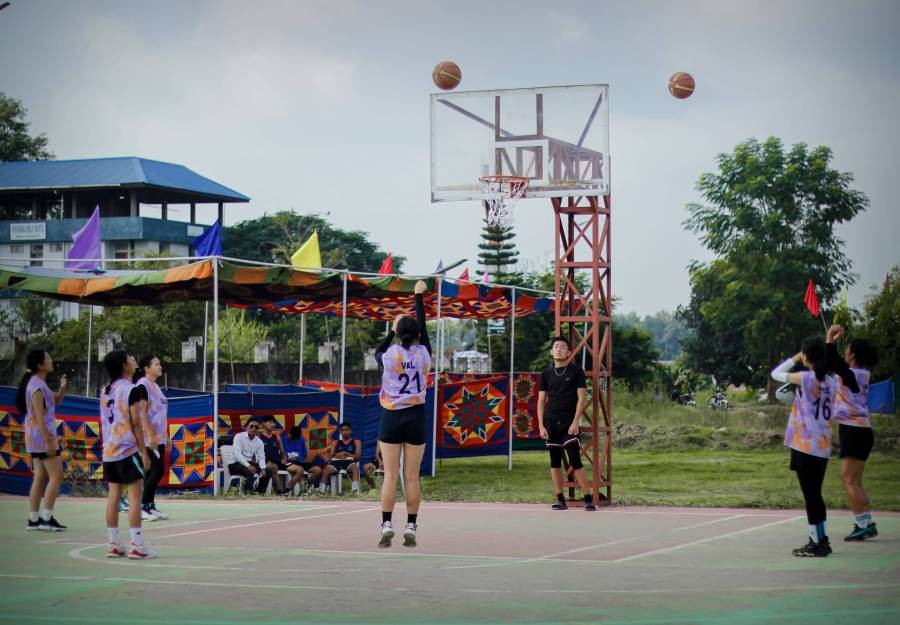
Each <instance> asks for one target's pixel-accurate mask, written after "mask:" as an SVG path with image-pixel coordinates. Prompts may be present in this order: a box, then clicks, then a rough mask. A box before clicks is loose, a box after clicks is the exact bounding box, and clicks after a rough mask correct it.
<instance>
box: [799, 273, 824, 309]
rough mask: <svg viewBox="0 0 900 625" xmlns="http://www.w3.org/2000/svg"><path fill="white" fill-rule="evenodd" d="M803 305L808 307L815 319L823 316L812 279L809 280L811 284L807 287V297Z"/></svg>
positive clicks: (805, 296)
mask: <svg viewBox="0 0 900 625" xmlns="http://www.w3.org/2000/svg"><path fill="white" fill-rule="evenodd" d="M803 303H804V304H806V307H807V308H808V309H809V312H810V314H811V315H812V316H813V317H818V316H819V315H820V314H821V312H822V311H821V309H820V308H819V298H818V297H816V287H815V285H814V284H813V281H812V278H810V279H809V284H808V285H807V287H806V295H804V296H803Z"/></svg>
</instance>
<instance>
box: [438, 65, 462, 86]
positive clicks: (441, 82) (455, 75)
mask: <svg viewBox="0 0 900 625" xmlns="http://www.w3.org/2000/svg"><path fill="white" fill-rule="evenodd" d="M431 78H432V80H434V84H435V85H436V86H437V88H438V89H443V90H444V91H449V90H450V89H455V88H456V85H458V84H459V81H460V80H462V72H461V71H460V69H459V65H457V64H456V63H454V62H453V61H441V62H440V63H438V64H437V65H435V66H434V71H433V72H431Z"/></svg>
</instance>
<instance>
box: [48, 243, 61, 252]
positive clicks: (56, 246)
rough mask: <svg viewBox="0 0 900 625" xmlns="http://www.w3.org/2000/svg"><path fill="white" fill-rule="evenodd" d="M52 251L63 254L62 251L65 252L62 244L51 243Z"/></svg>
mask: <svg viewBox="0 0 900 625" xmlns="http://www.w3.org/2000/svg"><path fill="white" fill-rule="evenodd" d="M50 251H51V252H61V251H63V244H62V243H51V244H50Z"/></svg>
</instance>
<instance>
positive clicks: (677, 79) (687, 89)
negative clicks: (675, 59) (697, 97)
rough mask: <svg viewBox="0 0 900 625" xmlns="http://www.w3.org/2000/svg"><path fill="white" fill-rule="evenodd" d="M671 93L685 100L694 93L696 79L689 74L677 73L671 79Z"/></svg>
mask: <svg viewBox="0 0 900 625" xmlns="http://www.w3.org/2000/svg"><path fill="white" fill-rule="evenodd" d="M669 93H671V94H672V95H673V96H675V97H676V98H678V99H679V100H684V99H685V98H689V97H691V94H692V93H694V77H693V76H691V75H690V74H688V73H687V72H676V73H674V74H672V77H671V78H669Z"/></svg>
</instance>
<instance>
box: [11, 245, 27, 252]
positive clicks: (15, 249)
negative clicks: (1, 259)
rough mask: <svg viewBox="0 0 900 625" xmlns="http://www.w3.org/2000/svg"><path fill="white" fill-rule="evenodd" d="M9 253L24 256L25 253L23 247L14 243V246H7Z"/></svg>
mask: <svg viewBox="0 0 900 625" xmlns="http://www.w3.org/2000/svg"><path fill="white" fill-rule="evenodd" d="M9 253H10V254H24V253H25V246H24V245H21V244H17V243H14V244H12V245H10V246H9Z"/></svg>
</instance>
